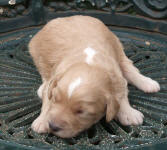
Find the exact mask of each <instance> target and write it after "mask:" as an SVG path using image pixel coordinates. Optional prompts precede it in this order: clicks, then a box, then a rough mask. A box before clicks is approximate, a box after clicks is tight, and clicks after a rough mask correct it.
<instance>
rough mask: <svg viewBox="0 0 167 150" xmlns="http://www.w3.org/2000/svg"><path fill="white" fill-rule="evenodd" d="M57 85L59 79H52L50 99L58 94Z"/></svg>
mask: <svg viewBox="0 0 167 150" xmlns="http://www.w3.org/2000/svg"><path fill="white" fill-rule="evenodd" d="M56 86H57V81H56V79H51V80H50V81H49V84H48V99H49V100H50V99H52V97H53V96H55V94H56Z"/></svg>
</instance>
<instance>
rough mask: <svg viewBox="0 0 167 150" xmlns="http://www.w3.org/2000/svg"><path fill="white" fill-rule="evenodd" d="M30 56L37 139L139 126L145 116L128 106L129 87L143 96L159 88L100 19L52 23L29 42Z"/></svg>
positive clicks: (88, 18) (81, 17)
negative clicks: (36, 84) (102, 123)
mask: <svg viewBox="0 0 167 150" xmlns="http://www.w3.org/2000/svg"><path fill="white" fill-rule="evenodd" d="M29 52H30V54H31V56H32V58H33V61H34V63H35V65H36V67H37V68H38V71H39V73H40V75H41V77H42V81H43V84H42V85H41V86H40V88H39V89H38V95H39V97H40V98H41V99H42V109H41V114H40V116H39V117H38V118H37V119H36V120H35V121H34V122H33V123H32V129H33V130H34V131H36V132H38V133H46V132H48V133H50V132H51V133H53V134H55V135H57V136H59V137H62V138H70V137H74V136H76V135H77V134H78V133H80V132H81V131H83V130H85V129H88V128H89V127H90V126H92V125H93V124H95V123H96V122H98V121H99V120H100V119H101V118H102V117H103V116H104V115H105V114H106V120H107V121H110V120H112V119H113V118H117V119H118V120H119V121H120V122H121V124H123V125H139V124H142V122H143V117H144V116H143V114H142V113H141V112H139V111H138V110H136V109H134V108H132V107H131V106H130V104H129V102H128V89H127V81H128V82H129V83H131V84H133V85H135V86H136V87H137V88H139V89H140V90H143V91H144V92H157V91H159V90H160V86H159V84H158V83H157V82H156V81H154V80H152V79H150V78H148V77H145V76H143V75H142V74H140V72H139V71H138V69H137V68H136V67H135V66H134V65H133V63H132V61H131V60H129V59H128V58H127V56H126V55H125V53H124V51H123V46H122V44H121V43H120V41H119V39H118V38H117V37H116V36H115V35H114V34H113V33H112V32H111V31H110V30H109V29H108V28H107V27H106V26H105V25H104V24H103V23H102V22H101V21H100V20H98V19H95V18H93V17H89V16H72V17H65V18H58V19H54V20H52V21H50V22H49V23H48V24H47V25H45V26H44V27H43V29H42V30H40V31H39V32H38V33H37V34H36V35H35V36H34V37H33V38H32V40H31V41H30V43H29Z"/></svg>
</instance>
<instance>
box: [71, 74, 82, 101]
mask: <svg viewBox="0 0 167 150" xmlns="http://www.w3.org/2000/svg"><path fill="white" fill-rule="evenodd" d="M81 83H82V79H81V78H80V77H78V78H77V79H76V80H74V81H73V82H72V83H70V85H69V87H68V97H69V98H70V97H71V96H72V93H73V91H74V90H75V89H76V88H77V87H79V85H80V84H81Z"/></svg>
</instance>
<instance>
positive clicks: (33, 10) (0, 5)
mask: <svg viewBox="0 0 167 150" xmlns="http://www.w3.org/2000/svg"><path fill="white" fill-rule="evenodd" d="M2 9H3V10H4V12H5V11H7V13H8V14H7V15H6V16H5V14H4V13H0V150H3V149H4V150H12V149H16V150H38V149H41V150H46V149H50V150H60V149H61V150H76V149H77V150H114V149H115V150H117V149H129V150H131V149H139V150H146V149H148V150H157V149H158V150H159V149H161V150H163V149H164V150H165V149H167V101H166V99H167V94H166V91H167V50H166V49H167V36H166V34H167V30H166V29H167V28H166V27H167V24H166V21H165V19H164V18H166V17H167V14H166V1H161V2H160V1H158V0H157V1H147V2H146V1H145V2H144V0H141V1H140V2H138V1H136V0H132V1H130V0H114V1H113V0H111V1H105V0H85V1H81V0H76V1H73V0H72V1H69V2H65V1H63V0H61V1H57V2H55V1H52V0H50V1H45V0H43V1H42V0H31V1H28V0H16V6H15V5H14V6H9V5H8V0H2V1H0V12H1V11H2ZM6 9H7V10H6ZM14 11H16V13H14ZM11 12H13V14H15V15H11ZM154 13H156V15H153V14H154ZM75 14H83V15H91V16H94V17H97V18H99V19H101V20H102V21H103V22H104V23H105V24H107V25H108V27H109V28H110V29H111V30H112V31H113V32H115V34H117V35H118V36H119V38H120V39H121V41H122V43H123V45H124V47H125V52H126V54H127V56H128V57H129V58H130V59H132V60H133V61H134V64H135V65H136V66H137V67H138V68H139V70H140V71H141V72H142V73H143V74H145V75H147V76H149V77H151V78H153V79H155V80H157V81H158V82H159V83H160V84H161V91H160V92H158V93H154V94H145V93H143V92H142V91H139V90H137V89H136V88H135V87H133V86H130V85H129V91H130V92H129V99H130V103H131V104H132V106H133V107H135V108H136V109H138V110H140V111H141V112H143V114H144V116H145V119H144V123H143V125H141V126H128V127H125V126H122V125H121V124H120V123H119V122H117V121H115V120H113V121H111V122H110V123H106V122H105V120H104V119H102V120H101V121H100V122H99V123H98V124H96V125H94V126H93V127H92V128H90V129H89V130H88V131H85V132H83V133H81V134H80V135H79V136H77V137H76V138H72V139H61V138H58V137H56V136H54V135H52V134H42V135H39V134H37V133H35V132H33V131H32V130H31V128H30V125H31V123H32V121H33V120H34V119H35V118H36V117H37V116H38V114H39V112H40V107H41V101H40V99H39V98H38V97H37V94H36V90H37V89H38V87H39V85H40V84H41V78H40V76H39V74H38V72H37V70H36V68H35V66H34V64H33V62H32V59H31V57H30V56H29V53H28V51H27V43H28V42H29V40H30V39H31V38H32V37H33V35H34V34H35V33H36V32H37V31H38V30H39V29H40V28H41V25H43V24H45V23H46V22H47V21H49V20H50V19H52V18H56V17H63V16H69V15H75ZM143 15H144V16H145V17H143ZM149 17H151V18H152V19H150V18H149ZM162 19H163V20H162ZM146 30H147V31H146ZM150 31H151V32H150Z"/></svg>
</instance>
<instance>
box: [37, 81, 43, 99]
mask: <svg viewBox="0 0 167 150" xmlns="http://www.w3.org/2000/svg"><path fill="white" fill-rule="evenodd" d="M43 88H44V83H43V84H41V86H40V87H39V89H38V90H37V95H38V96H39V98H42V91H43Z"/></svg>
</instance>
